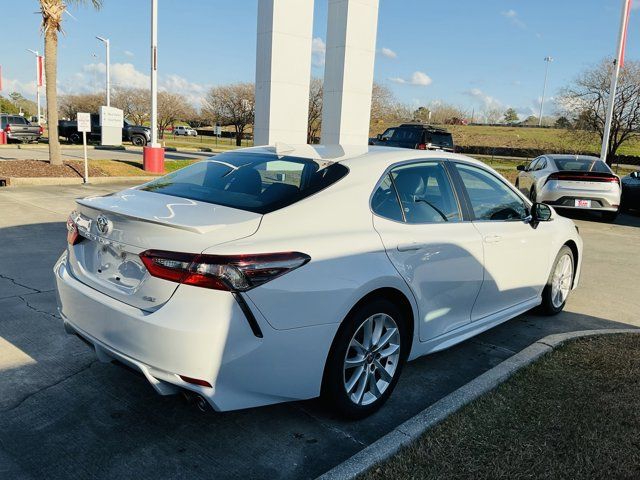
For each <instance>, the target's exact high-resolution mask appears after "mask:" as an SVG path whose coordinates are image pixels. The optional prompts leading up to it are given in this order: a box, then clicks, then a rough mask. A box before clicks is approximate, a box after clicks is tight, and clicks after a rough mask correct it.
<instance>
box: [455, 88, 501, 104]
mask: <svg viewBox="0 0 640 480" xmlns="http://www.w3.org/2000/svg"><path fill="white" fill-rule="evenodd" d="M463 93H464V94H465V95H467V96H469V97H471V98H473V99H474V100H476V101H477V102H478V103H480V105H482V107H484V108H485V109H495V108H503V107H504V104H503V103H502V102H501V101H500V100H498V99H497V98H494V97H492V96H491V95H487V94H486V93H485V92H483V91H482V90H480V89H479V88H472V89H471V90H467V91H466V92H463Z"/></svg>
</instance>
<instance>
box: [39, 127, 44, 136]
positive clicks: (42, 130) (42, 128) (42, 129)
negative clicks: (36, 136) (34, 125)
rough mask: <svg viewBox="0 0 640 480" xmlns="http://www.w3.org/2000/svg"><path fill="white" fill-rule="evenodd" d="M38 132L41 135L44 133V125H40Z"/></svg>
mask: <svg viewBox="0 0 640 480" xmlns="http://www.w3.org/2000/svg"><path fill="white" fill-rule="evenodd" d="M39 132H40V135H43V134H44V127H43V126H42V125H40V130H39Z"/></svg>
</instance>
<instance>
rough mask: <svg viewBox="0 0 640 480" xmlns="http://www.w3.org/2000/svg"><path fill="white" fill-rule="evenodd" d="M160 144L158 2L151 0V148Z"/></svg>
mask: <svg viewBox="0 0 640 480" xmlns="http://www.w3.org/2000/svg"><path fill="white" fill-rule="evenodd" d="M159 146H160V145H159V144H158V0H151V147H154V148H157V147H159Z"/></svg>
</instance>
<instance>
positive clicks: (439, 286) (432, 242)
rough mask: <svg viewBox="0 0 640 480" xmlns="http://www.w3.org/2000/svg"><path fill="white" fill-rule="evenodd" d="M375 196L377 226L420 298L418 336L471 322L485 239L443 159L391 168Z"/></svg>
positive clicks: (390, 254)
mask: <svg viewBox="0 0 640 480" xmlns="http://www.w3.org/2000/svg"><path fill="white" fill-rule="evenodd" d="M371 202H372V205H371V206H372V211H373V212H374V216H373V223H374V228H375V229H376V231H377V232H378V234H379V235H380V238H381V239H382V242H383V244H384V247H385V250H386V252H387V255H388V257H389V259H390V260H391V262H392V263H393V265H394V266H395V268H396V269H397V271H398V272H399V273H400V275H401V276H402V278H403V279H404V280H405V281H406V283H407V284H408V285H409V287H410V288H411V290H412V292H413V294H414V295H415V298H416V300H417V303H418V310H419V315H420V327H419V330H420V331H419V335H420V340H422V341H424V340H429V339H431V338H435V337H438V336H440V335H442V334H445V333H447V332H449V331H452V330H455V329H456V328H459V327H462V326H464V325H466V324H469V323H470V321H471V309H472V307H473V304H474V301H475V299H476V296H477V295H478V292H479V290H480V287H481V285H482V280H483V267H482V239H481V237H480V235H479V233H478V231H477V230H476V229H475V228H474V226H473V225H472V223H471V222H468V221H464V218H463V216H462V213H461V210H460V205H459V202H458V198H457V194H456V193H455V190H454V189H453V187H452V183H451V180H450V177H449V174H448V171H447V169H446V168H445V165H444V162H441V161H431V160H429V161H426V160H425V161H418V162H412V163H409V164H403V165H399V166H397V167H395V168H393V169H391V170H390V172H388V173H387V174H386V175H385V177H384V178H383V180H382V181H381V182H380V185H379V187H378V188H377V190H376V191H375V193H374V195H373V196H372V200H371Z"/></svg>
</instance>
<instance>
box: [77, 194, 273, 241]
mask: <svg viewBox="0 0 640 480" xmlns="http://www.w3.org/2000/svg"><path fill="white" fill-rule="evenodd" d="M97 198H101V197H88V198H79V199H76V203H77V204H78V205H81V206H83V207H87V208H90V209H92V210H95V211H99V212H107V213H110V214H113V215H117V216H119V217H123V218H127V219H130V220H136V221H139V222H145V223H152V224H156V225H162V226H165V227H172V228H176V229H179V230H184V231H187V232H192V233H197V234H200V235H202V234H205V233H210V232H212V231H214V230H216V229H217V228H219V227H220V226H219V225H202V226H197V225H185V224H181V223H174V222H169V221H165V220H162V219H161V218H158V217H155V218H154V217H145V216H140V214H133V213H129V212H126V211H121V210H120V209H118V208H117V207H115V208H114V206H108V205H95V204H93V203H92V202H91V200H94V199H97ZM175 198H176V199H177V197H175ZM180 200H184V199H180ZM212 205H214V204H212ZM215 207H216V208H229V209H231V208H230V207H224V206H222V205H215ZM247 213H252V214H253V215H255V216H256V217H255V218H256V219H257V220H258V224H259V223H260V222H261V221H262V217H263V215H260V214H259V213H253V212H247ZM245 221H249V219H247V220H245ZM245 221H243V222H238V223H244V222H245Z"/></svg>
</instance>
